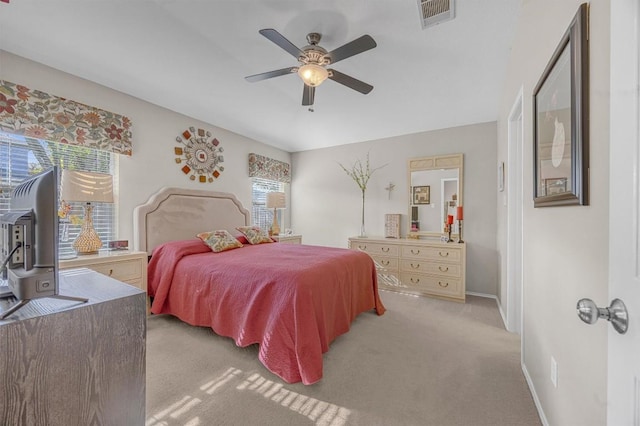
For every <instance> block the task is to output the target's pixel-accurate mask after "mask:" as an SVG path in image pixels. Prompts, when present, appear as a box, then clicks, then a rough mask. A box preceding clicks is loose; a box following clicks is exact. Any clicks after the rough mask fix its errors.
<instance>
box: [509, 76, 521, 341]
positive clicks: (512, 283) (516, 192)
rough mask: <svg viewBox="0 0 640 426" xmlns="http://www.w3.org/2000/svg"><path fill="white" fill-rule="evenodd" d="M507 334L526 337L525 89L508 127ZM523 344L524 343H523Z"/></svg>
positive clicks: (510, 116) (517, 102)
mask: <svg viewBox="0 0 640 426" xmlns="http://www.w3.org/2000/svg"><path fill="white" fill-rule="evenodd" d="M507 126H508V129H507V138H508V140H507V295H506V298H507V301H506V302H507V312H506V314H507V330H509V331H510V332H512V333H516V334H519V335H521V336H522V314H523V312H522V311H523V289H524V285H523V284H524V273H523V270H522V265H523V251H524V250H523V243H524V241H523V237H522V234H523V210H524V209H523V198H522V194H523V186H522V185H523V168H524V157H523V154H524V153H523V147H524V140H523V138H524V87H522V86H520V90H519V91H518V95H517V96H516V100H515V102H514V103H513V106H512V107H511V112H510V113H509V119H508V123H507ZM522 344H523V343H522Z"/></svg>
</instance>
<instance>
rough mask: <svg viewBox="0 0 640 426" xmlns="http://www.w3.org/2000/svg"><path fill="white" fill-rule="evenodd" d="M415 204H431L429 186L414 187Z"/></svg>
mask: <svg viewBox="0 0 640 426" xmlns="http://www.w3.org/2000/svg"><path fill="white" fill-rule="evenodd" d="M413 204H431V187H430V186H428V185H427V186H414V187H413Z"/></svg>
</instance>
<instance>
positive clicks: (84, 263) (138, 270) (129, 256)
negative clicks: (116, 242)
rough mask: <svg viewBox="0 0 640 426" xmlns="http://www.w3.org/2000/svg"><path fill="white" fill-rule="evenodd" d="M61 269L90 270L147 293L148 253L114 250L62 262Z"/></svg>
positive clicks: (60, 263)
mask: <svg viewBox="0 0 640 426" xmlns="http://www.w3.org/2000/svg"><path fill="white" fill-rule="evenodd" d="M59 266H60V269H71V268H89V269H93V270H94V271H96V272H100V273H101V274H103V275H106V276H108V277H111V278H114V279H116V280H118V281H122V282H125V283H127V284H131V285H133V286H135V287H138V288H139V289H140V290H144V291H145V292H146V291H147V253H146V252H143V251H129V250H113V251H101V252H100V253H98V254H90V255H86V256H78V257H76V258H73V259H65V260H60V262H59Z"/></svg>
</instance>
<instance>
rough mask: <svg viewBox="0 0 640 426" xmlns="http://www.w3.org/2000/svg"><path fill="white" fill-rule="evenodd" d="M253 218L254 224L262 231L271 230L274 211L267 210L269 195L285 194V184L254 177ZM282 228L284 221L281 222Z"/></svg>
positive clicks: (252, 192) (252, 181) (252, 193)
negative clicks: (276, 192)
mask: <svg viewBox="0 0 640 426" xmlns="http://www.w3.org/2000/svg"><path fill="white" fill-rule="evenodd" d="M251 183H252V191H251V206H252V208H251V218H252V221H253V224H254V225H256V226H259V227H260V228H262V229H269V228H270V227H271V224H272V223H273V209H267V193H269V192H274V191H278V192H284V183H281V182H278V181H275V180H269V179H263V178H258V177H254V178H252V179H251ZM279 222H280V227H282V226H283V225H282V220H279Z"/></svg>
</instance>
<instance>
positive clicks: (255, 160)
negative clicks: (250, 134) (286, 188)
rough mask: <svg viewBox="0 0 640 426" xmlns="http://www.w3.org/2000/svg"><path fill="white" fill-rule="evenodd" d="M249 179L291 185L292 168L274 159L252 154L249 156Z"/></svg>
mask: <svg viewBox="0 0 640 426" xmlns="http://www.w3.org/2000/svg"><path fill="white" fill-rule="evenodd" d="M249 177H259V178H263V179H270V180H275V181H278V182H282V183H291V166H289V164H288V163H284V162H282V161H278V160H274V159H273V158H269V157H265V156H262V155H258V154H254V153H251V154H249Z"/></svg>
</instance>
